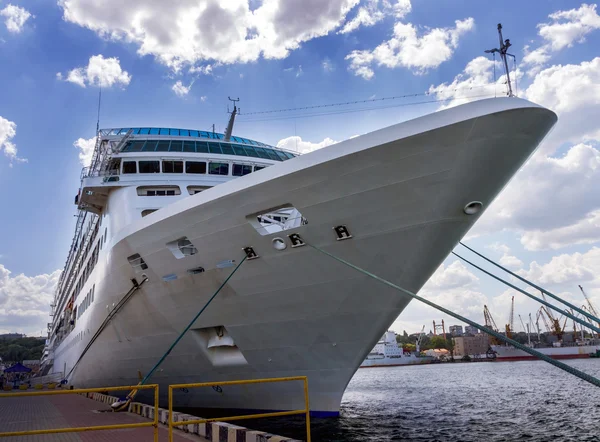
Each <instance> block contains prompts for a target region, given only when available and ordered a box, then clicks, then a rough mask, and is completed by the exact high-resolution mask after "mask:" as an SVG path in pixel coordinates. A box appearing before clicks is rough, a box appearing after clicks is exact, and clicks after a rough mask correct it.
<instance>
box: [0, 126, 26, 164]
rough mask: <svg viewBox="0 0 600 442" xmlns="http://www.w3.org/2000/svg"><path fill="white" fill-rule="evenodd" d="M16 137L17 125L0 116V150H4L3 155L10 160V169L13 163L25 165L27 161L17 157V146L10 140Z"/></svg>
mask: <svg viewBox="0 0 600 442" xmlns="http://www.w3.org/2000/svg"><path fill="white" fill-rule="evenodd" d="M16 135H17V125H16V123H14V122H13V121H10V120H7V119H6V118H3V117H2V116H0V150H4V155H5V156H7V157H8V159H9V160H10V166H11V167H12V163H13V161H15V162H19V163H26V162H27V159H25V158H19V157H18V156H17V146H16V145H15V144H14V143H13V142H12V139H13V138H14V137H15V136H16Z"/></svg>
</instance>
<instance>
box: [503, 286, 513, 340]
mask: <svg viewBox="0 0 600 442" xmlns="http://www.w3.org/2000/svg"><path fill="white" fill-rule="evenodd" d="M514 323H515V297H514V296H513V297H512V300H511V304H510V314H509V316H508V324H506V325H505V326H504V328H505V331H506V337H507V338H509V339H510V338H512V334H513V332H514V331H515V325H514Z"/></svg>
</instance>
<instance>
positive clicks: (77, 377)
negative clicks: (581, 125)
mask: <svg viewBox="0 0 600 442" xmlns="http://www.w3.org/2000/svg"><path fill="white" fill-rule="evenodd" d="M555 120H556V116H555V115H554V114H553V113H551V112H550V111H548V110H546V109H543V108H540V107H538V106H536V105H533V104H531V103H528V102H526V101H523V100H519V99H497V100H485V101H480V102H476V103H470V104H467V105H464V106H461V107H459V108H455V109H452V110H449V111H444V112H438V113H436V114H432V115H429V116H426V117H423V118H419V119H417V120H413V121H410V122H407V123H402V124H398V125H395V126H391V127H388V128H386V129H383V130H380V131H377V132H373V133H371V134H367V135H365V136H361V137H358V138H355V139H351V140H348V141H345V142H343V143H340V144H338V145H334V146H331V147H328V148H325V149H322V150H319V151H316V152H313V153H310V154H307V155H303V156H300V157H298V158H294V159H292V160H289V161H286V162H283V163H280V164H277V165H274V166H272V167H269V168H267V169H264V170H261V171H260V172H257V173H253V174H251V175H247V176H244V177H241V178H238V179H235V180H232V181H229V182H226V183H223V184H220V185H218V186H215V187H213V188H211V189H209V190H206V191H204V192H202V193H200V194H197V195H194V196H190V197H187V198H183V199H181V200H179V201H177V202H175V203H173V204H171V205H169V206H167V207H164V208H162V209H161V210H159V211H158V212H155V213H153V214H151V215H149V216H146V217H144V218H141V219H138V220H135V221H133V222H131V223H129V224H128V225H127V226H126V227H124V228H123V229H121V230H119V231H116V232H114V234H111V235H110V236H109V240H108V242H106V244H105V246H104V248H103V250H102V251H101V252H100V256H99V260H98V263H97V265H96V266H95V268H94V269H93V272H92V273H91V275H90V277H89V280H88V282H87V283H86V285H85V287H84V291H85V290H86V288H87V287H90V288H91V287H92V284H94V285H95V301H94V302H93V303H92V305H91V306H90V307H89V309H88V311H87V312H86V313H85V315H83V316H82V317H81V319H78V321H77V324H76V326H75V329H74V331H73V332H72V333H71V334H70V335H69V336H67V337H66V338H65V340H64V341H63V342H62V343H61V344H60V346H59V347H58V348H56V349H55V350H54V354H53V357H54V365H53V370H54V371H64V372H66V373H69V372H70V370H71V368H72V367H73V366H74V365H75V364H76V362H77V360H78V359H79V357H80V355H81V353H82V351H83V349H84V348H85V346H86V345H87V344H88V342H89V341H90V339H91V337H92V336H93V335H94V333H95V332H96V331H97V330H98V328H99V326H100V324H101V323H102V322H103V321H104V319H105V318H106V317H107V309H110V308H111V306H113V305H114V304H116V303H118V302H119V301H120V300H121V299H122V298H123V296H124V295H125V294H126V293H127V292H128V291H129V290H130V289H131V287H132V281H131V279H132V278H136V279H137V281H138V282H140V281H141V280H142V276H141V273H136V272H135V271H134V269H133V268H132V266H131V265H130V264H129V262H128V261H127V257H129V256H131V255H133V254H136V253H138V254H140V255H141V256H142V257H143V259H144V260H145V262H146V264H147V265H148V268H147V269H146V270H144V271H143V273H144V274H146V275H147V277H148V280H147V282H145V283H144V284H143V285H142V286H141V288H140V290H138V291H137V292H136V293H135V294H134V295H133V296H132V298H131V300H130V301H129V302H128V303H127V304H126V305H125V306H124V307H123V309H122V310H121V311H120V312H119V313H118V315H117V316H116V317H115V318H114V319H113V320H112V321H111V323H110V324H109V325H108V327H107V328H106V329H104V331H103V332H102V333H101V334H100V336H99V337H98V339H97V340H95V342H94V343H93V346H92V347H91V348H90V350H89V351H88V352H87V353H86V354H85V356H84V357H83V358H82V359H81V362H80V363H79V364H78V365H77V368H76V369H75V370H74V371H73V372H72V373H71V375H70V377H69V382H70V384H72V385H74V386H75V387H101V386H112V385H130V384H135V383H137V382H138V371H139V372H141V373H142V374H145V373H147V372H149V370H150V369H151V368H152V367H153V366H154V364H155V363H156V362H157V361H158V359H159V358H160V357H161V356H162V355H163V354H164V353H165V351H166V350H167V349H168V348H169V346H170V345H171V343H172V342H173V341H174V340H175V339H176V338H177V336H178V335H179V334H180V333H181V331H182V330H183V329H184V327H185V326H186V325H187V323H188V322H189V321H190V320H191V319H192V318H193V317H194V316H195V315H196V313H197V312H198V311H199V310H200V309H201V308H202V307H203V306H204V305H205V303H206V302H207V301H208V300H209V298H210V297H211V296H212V295H213V293H214V292H215V291H216V290H217V288H218V287H219V286H220V285H221V284H222V283H223V281H224V280H225V278H226V277H227V276H228V275H229V273H230V272H231V271H232V268H217V264H218V263H221V262H223V261H226V260H236V262H239V261H240V260H241V259H242V257H243V256H244V254H243V251H242V248H243V247H246V246H252V247H253V248H254V250H255V251H256V252H257V254H258V255H259V256H260V257H259V258H258V259H254V260H250V261H246V262H244V263H243V264H242V266H241V267H240V269H239V270H238V272H237V273H236V274H235V275H234V276H233V277H232V279H231V280H230V281H229V283H228V284H227V285H226V286H225V287H224V289H223V290H222V291H221V292H220V293H219V295H218V296H217V297H216V298H215V300H214V301H213V302H212V303H211V304H210V306H209V307H208V308H207V310H206V311H205V312H204V314H203V315H202V316H200V318H199V319H198V320H197V321H196V323H195V324H194V325H193V326H192V330H190V332H189V333H187V334H186V335H185V336H184V337H183V339H182V340H181V342H180V343H179V344H178V346H177V347H176V348H175V349H174V350H173V352H172V353H171V354H170V355H169V356H168V358H167V359H166V360H165V362H164V363H163V364H162V366H161V368H160V370H159V371H158V372H156V373H155V374H154V375H153V377H152V379H151V380H150V382H153V383H159V384H160V388H161V390H160V391H161V402H162V403H163V404H164V403H165V401H166V395H167V388H166V386H167V385H169V384H173V383H188V382H207V381H210V382H212V381H214V382H215V383H218V382H221V381H228V380H239V379H252V378H272V377H281V376H301V375H306V376H308V379H309V390H310V403H311V409H312V410H313V411H314V412H318V413H323V414H333V415H335V414H337V413H338V410H339V405H340V401H341V398H342V395H343V393H344V390H345V388H346V386H347V384H348V382H349V381H350V379H351V378H352V376H353V374H354V373H355V371H356V370H357V368H358V367H359V365H360V364H361V363H362V362H363V360H364V359H365V357H366V356H367V354H368V353H369V351H370V350H371V349H372V348H373V346H374V344H375V343H376V342H377V340H378V339H379V338H380V337H381V335H382V334H383V333H384V331H385V330H386V329H387V327H388V326H389V325H390V324H391V323H392V322H393V321H394V320H395V319H396V318H397V317H398V315H399V314H400V313H401V312H402V310H403V309H404V308H405V307H406V305H407V304H408V302H409V300H410V299H409V298H408V297H407V296H406V295H404V294H402V293H399V292H397V291H394V290H392V289H390V288H389V287H386V286H384V285H382V284H379V283H377V282H375V281H374V280H372V279H370V278H368V277H367V276H364V275H362V274H360V273H358V272H356V271H354V270H352V269H350V268H348V267H345V266H344V265H342V264H340V263H337V262H336V261H334V260H333V259H331V258H330V257H327V256H325V255H323V254H321V253H319V252H318V251H316V250H314V249H312V248H311V247H308V246H304V247H299V248H291V247H289V246H288V248H287V249H286V250H284V251H278V250H275V249H274V247H273V245H272V242H271V240H272V239H273V238H274V237H277V236H279V237H282V238H284V239H285V240H286V241H287V236H286V235H283V234H282V233H280V234H271V235H264V236H263V235H261V234H259V233H258V232H257V231H256V229H255V228H254V227H253V226H252V225H251V224H250V222H249V218H248V217H249V216H250V215H252V214H256V213H261V211H264V210H267V209H271V208H275V207H280V206H282V205H285V204H291V205H292V206H294V207H295V208H297V209H298V210H299V211H300V212H301V213H302V215H303V216H304V217H305V218H306V219H307V220H308V224H306V225H303V226H301V227H298V228H296V229H293V230H290V231H286V232H283V233H285V234H290V233H294V232H296V233H299V234H300V235H301V237H302V238H303V239H304V240H305V241H306V242H308V243H311V244H314V245H316V246H318V247H321V248H323V249H325V250H326V251H328V252H330V253H333V254H334V255H337V256H339V257H341V258H343V259H345V260H347V261H349V262H351V263H353V264H356V265H358V266H360V267H362V268H364V269H367V270H369V271H371V272H374V273H375V274H377V275H379V276H381V277H383V278H386V279H388V280H390V281H392V282H394V283H396V284H398V285H400V286H402V287H405V288H407V289H409V290H412V291H414V292H417V291H418V290H419V289H420V288H421V287H422V286H423V284H424V283H425V282H426V281H427V279H428V278H429V277H430V276H431V274H432V273H433V272H434V271H435V269H436V268H437V267H438V266H439V265H440V263H441V262H442V261H443V260H444V259H445V257H446V256H447V255H448V253H449V252H450V251H451V250H452V248H453V247H454V246H455V245H456V243H457V242H458V241H459V240H460V239H461V238H462V237H463V235H464V234H465V233H466V232H467V231H468V230H469V228H470V227H471V226H472V225H473V223H474V222H475V221H476V219H477V217H478V216H479V214H477V215H472V216H468V215H466V214H465V213H464V212H463V208H464V207H465V205H466V204H467V203H469V202H471V201H481V202H483V205H484V207H487V206H488V205H489V204H490V203H491V201H492V200H493V199H494V197H495V196H496V195H497V194H498V192H499V191H500V190H501V189H502V188H503V186H504V185H505V184H506V183H507V182H508V180H509V179H510V178H511V177H512V176H513V174H514V173H515V172H516V171H517V170H518V168H519V167H521V165H522V164H523V163H524V162H525V160H526V159H527V158H528V157H529V156H530V154H531V153H532V152H533V151H534V150H535V148H536V147H537V145H538V143H539V142H540V141H541V139H542V138H543V137H544V136H545V135H546V133H547V132H548V131H549V130H550V128H551V127H552V125H553V124H554V122H555ZM134 195H135V187H131V188H127V187H125V188H120V189H118V190H116V191H114V192H113V193H112V194H111V196H110V199H109V202H108V207H109V213H110V211H111V207H112V208H114V207H119V205H124V206H126V205H127V204H128V202H127V201H129V200H132V201H133V200H135V198H134ZM111 216H112V217H114V216H115V215H110V216H109V217H107V218H108V221H107V222H108V223H109V229H110V225H112V224H110V223H112V222H113V221H111V220H110V217H111ZM338 225H346V226H347V228H348V230H349V231H350V233H351V234H352V235H353V237H352V238H351V239H349V240H344V241H337V240H336V236H335V234H334V232H333V230H332V228H333V227H335V226H338ZM101 229H104V226H102V227H101ZM183 236H185V237H187V238H189V239H190V240H191V241H192V243H193V244H194V245H195V246H196V247H197V249H198V253H197V254H196V255H193V256H189V257H186V258H185V259H174V256H173V253H172V252H171V251H170V250H169V249H168V248H167V247H166V243H167V242H169V241H173V240H176V239H177V238H180V237H183ZM197 266H202V267H203V268H204V269H205V270H206V271H205V272H204V273H201V274H197V275H190V274H188V273H187V271H188V270H189V269H191V268H194V267H197ZM165 275H176V276H177V279H175V280H171V281H164V280H163V276H165ZM216 326H224V327H225V328H226V330H227V332H228V334H229V336H230V337H231V338H232V339H233V341H234V342H235V344H236V346H237V347H236V349H232V351H231V352H230V354H225V353H223V354H221V355H219V354H215V352H213V351H212V350H211V349H208V348H207V343H206V342H205V341H203V339H202V335H201V334H200V333H199V332H198V331H197V329H204V328H207V327H216ZM194 330H196V331H194ZM240 356H241V357H240ZM142 398H143V396H142ZM174 400H175V402H174V403H175V406H176V407H220V408H235V409H263V410H265V409H268V410H281V409H298V408H302V406H303V398H302V389H301V385H292V384H288V383H281V384H260V385H255V386H242V387H227V388H226V387H223V388H222V392H217V391H213V390H211V389H204V390H190V391H189V392H183V391H177V392H175V397H174Z"/></svg>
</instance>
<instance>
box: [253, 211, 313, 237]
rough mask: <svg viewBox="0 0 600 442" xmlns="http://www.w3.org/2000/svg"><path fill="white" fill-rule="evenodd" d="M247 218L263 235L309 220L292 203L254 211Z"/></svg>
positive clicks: (306, 222)
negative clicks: (258, 211) (257, 211)
mask: <svg viewBox="0 0 600 442" xmlns="http://www.w3.org/2000/svg"><path fill="white" fill-rule="evenodd" d="M246 219H247V220H248V222H249V223H250V224H251V225H252V226H253V227H254V228H255V229H256V230H257V231H258V233H260V234H261V235H263V236H264V235H270V234H272V233H278V232H283V231H285V230H289V229H295V228H297V227H300V226H303V225H305V224H308V221H307V220H306V218H304V217H303V216H302V214H301V213H300V212H299V211H298V209H296V208H295V207H293V206H292V205H290V204H284V205H282V206H279V207H274V208H272V209H268V210H265V211H262V212H260V213H253V214H251V215H248V216H247V217H246Z"/></svg>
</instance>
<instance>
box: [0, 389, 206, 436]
mask: <svg viewBox="0 0 600 442" xmlns="http://www.w3.org/2000/svg"><path fill="white" fill-rule="evenodd" d="M15 393H16V392H15ZM148 421H149V420H148V419H147V418H144V417H141V416H138V415H136V414H133V413H125V412H121V413H114V412H112V411H111V408H110V406H109V405H108V404H105V403H102V402H97V401H94V400H92V399H89V398H87V397H84V396H81V395H78V394H68V395H56V396H32V397H3V398H0V432H9V431H27V430H43V429H51V428H75V427H94V426H101V425H117V424H135V423H141V422H148ZM153 434H154V433H153V428H152V427H148V428H128V429H120V430H96V431H85V432H81V433H54V434H39V435H30V436H14V437H8V438H2V440H6V441H7V442H13V441H14V442H83V441H85V442H96V441H97V442H115V441H124V440H127V441H132V442H134V441H144V442H145V441H148V442H151V441H152V440H153ZM167 440H168V432H167V428H166V426H165V425H162V424H160V425H159V441H161V442H162V441H164V442H166V441H167ZM174 441H177V442H184V441H196V442H208V440H207V439H205V438H203V437H200V436H197V435H193V434H188V433H184V432H182V431H177V432H175V433H174Z"/></svg>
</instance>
